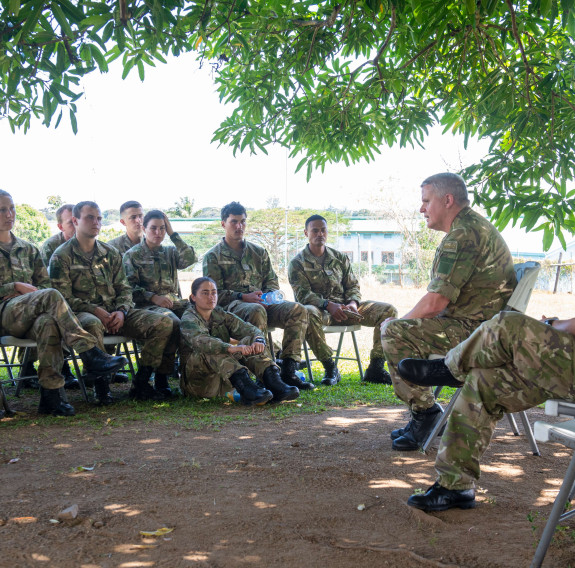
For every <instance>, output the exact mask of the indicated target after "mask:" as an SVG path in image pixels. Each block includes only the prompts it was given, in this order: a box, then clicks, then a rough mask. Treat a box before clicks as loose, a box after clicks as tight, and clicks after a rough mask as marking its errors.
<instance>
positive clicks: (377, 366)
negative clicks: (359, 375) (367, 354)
mask: <svg viewBox="0 0 575 568" xmlns="http://www.w3.org/2000/svg"><path fill="white" fill-rule="evenodd" d="M363 380H364V381H365V382H366V383H374V384H376V385H390V384H391V375H390V374H389V373H388V372H387V371H386V370H385V359H380V358H373V359H372V360H371V361H370V362H369V367H368V368H367V369H366V370H365V373H364V374H363Z"/></svg>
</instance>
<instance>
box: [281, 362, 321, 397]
mask: <svg viewBox="0 0 575 568" xmlns="http://www.w3.org/2000/svg"><path fill="white" fill-rule="evenodd" d="M298 368H299V363H298V362H297V361H295V360H294V359H290V358H289V357H286V358H285V359H284V360H283V362H282V366H281V379H282V381H283V382H284V383H285V384H286V385H289V386H290V387H297V388H298V389H299V390H300V391H301V390H313V389H315V385H314V384H313V383H312V382H311V381H310V382H308V383H306V382H305V381H302V380H301V379H300V378H299V377H298V376H297V375H296V374H295V372H296V371H297V370H298Z"/></svg>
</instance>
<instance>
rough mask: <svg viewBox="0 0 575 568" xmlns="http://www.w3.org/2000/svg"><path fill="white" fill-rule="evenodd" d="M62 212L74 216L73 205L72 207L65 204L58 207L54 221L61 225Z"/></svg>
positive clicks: (69, 204) (70, 204)
mask: <svg viewBox="0 0 575 568" xmlns="http://www.w3.org/2000/svg"><path fill="white" fill-rule="evenodd" d="M64 211H70V213H72V215H74V205H72V203H65V204H64V205H62V207H58V209H57V210H56V221H58V223H62V213H64Z"/></svg>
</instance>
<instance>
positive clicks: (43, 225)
mask: <svg viewBox="0 0 575 568" xmlns="http://www.w3.org/2000/svg"><path fill="white" fill-rule="evenodd" d="M14 234H15V235H16V236H17V237H20V238H21V239H25V240H27V241H30V242H32V243H34V244H35V245H41V244H42V243H43V242H44V241H45V240H46V239H47V238H48V237H49V236H50V235H51V234H52V231H51V230H50V227H49V226H48V222H47V221H46V217H45V216H44V215H43V214H42V213H40V211H38V210H37V209H34V207H32V206H31V205H26V204H24V205H16V225H15V227H14Z"/></svg>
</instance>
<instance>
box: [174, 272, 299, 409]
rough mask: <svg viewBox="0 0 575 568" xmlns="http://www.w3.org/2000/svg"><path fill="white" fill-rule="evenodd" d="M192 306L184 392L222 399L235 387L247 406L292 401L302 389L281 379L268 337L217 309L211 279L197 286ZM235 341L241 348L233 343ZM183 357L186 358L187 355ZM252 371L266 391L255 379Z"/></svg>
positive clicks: (187, 318) (186, 326) (185, 325)
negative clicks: (252, 378)
mask: <svg viewBox="0 0 575 568" xmlns="http://www.w3.org/2000/svg"><path fill="white" fill-rule="evenodd" d="M190 299H191V301H192V305H191V306H190V307H189V308H188V309H187V310H186V313H185V314H184V317H183V318H182V324H181V330H182V339H183V342H184V344H185V346H184V348H183V350H182V353H185V354H186V365H185V371H184V373H183V375H182V379H181V383H180V384H181V388H182V392H184V393H185V394H187V395H190V396H200V397H208V398H211V397H213V396H221V395H223V394H224V393H225V392H226V391H229V390H230V388H231V387H232V386H233V387H234V388H235V389H236V390H237V391H238V393H239V394H240V399H241V401H242V402H243V403H244V404H248V405H251V404H257V405H261V404H265V403H266V402H267V401H268V400H270V399H271V398H272V397H273V401H274V402H281V401H282V400H293V399H295V398H297V397H298V396H299V391H298V389H297V387H294V386H287V385H286V384H285V383H283V382H282V381H281V379H280V375H279V368H278V367H277V365H276V364H275V363H274V361H273V359H272V357H271V354H270V353H269V350H268V349H267V347H266V340H265V336H264V334H263V333H262V332H261V331H260V330H259V329H257V328H256V327H254V326H253V325H251V324H249V323H246V322H244V321H243V320H241V319H240V318H239V317H237V316H235V315H233V314H231V313H229V312H226V311H224V310H223V309H222V308H220V307H218V306H217V302H218V292H217V287H216V283H215V282H214V281H213V280H212V279H211V278H208V277H206V276H204V277H202V278H197V279H196V280H194V282H193V283H192V294H191V296H190ZM230 339H236V340H237V341H238V344H237V345H231V343H230ZM182 359H184V355H182ZM248 369H249V370H250V371H252V372H253V373H254V374H255V375H256V377H258V379H260V380H261V383H263V385H265V388H263V387H262V388H259V387H257V386H256V385H255V384H254V383H253V381H252V380H251V379H250V377H249V374H248Z"/></svg>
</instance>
